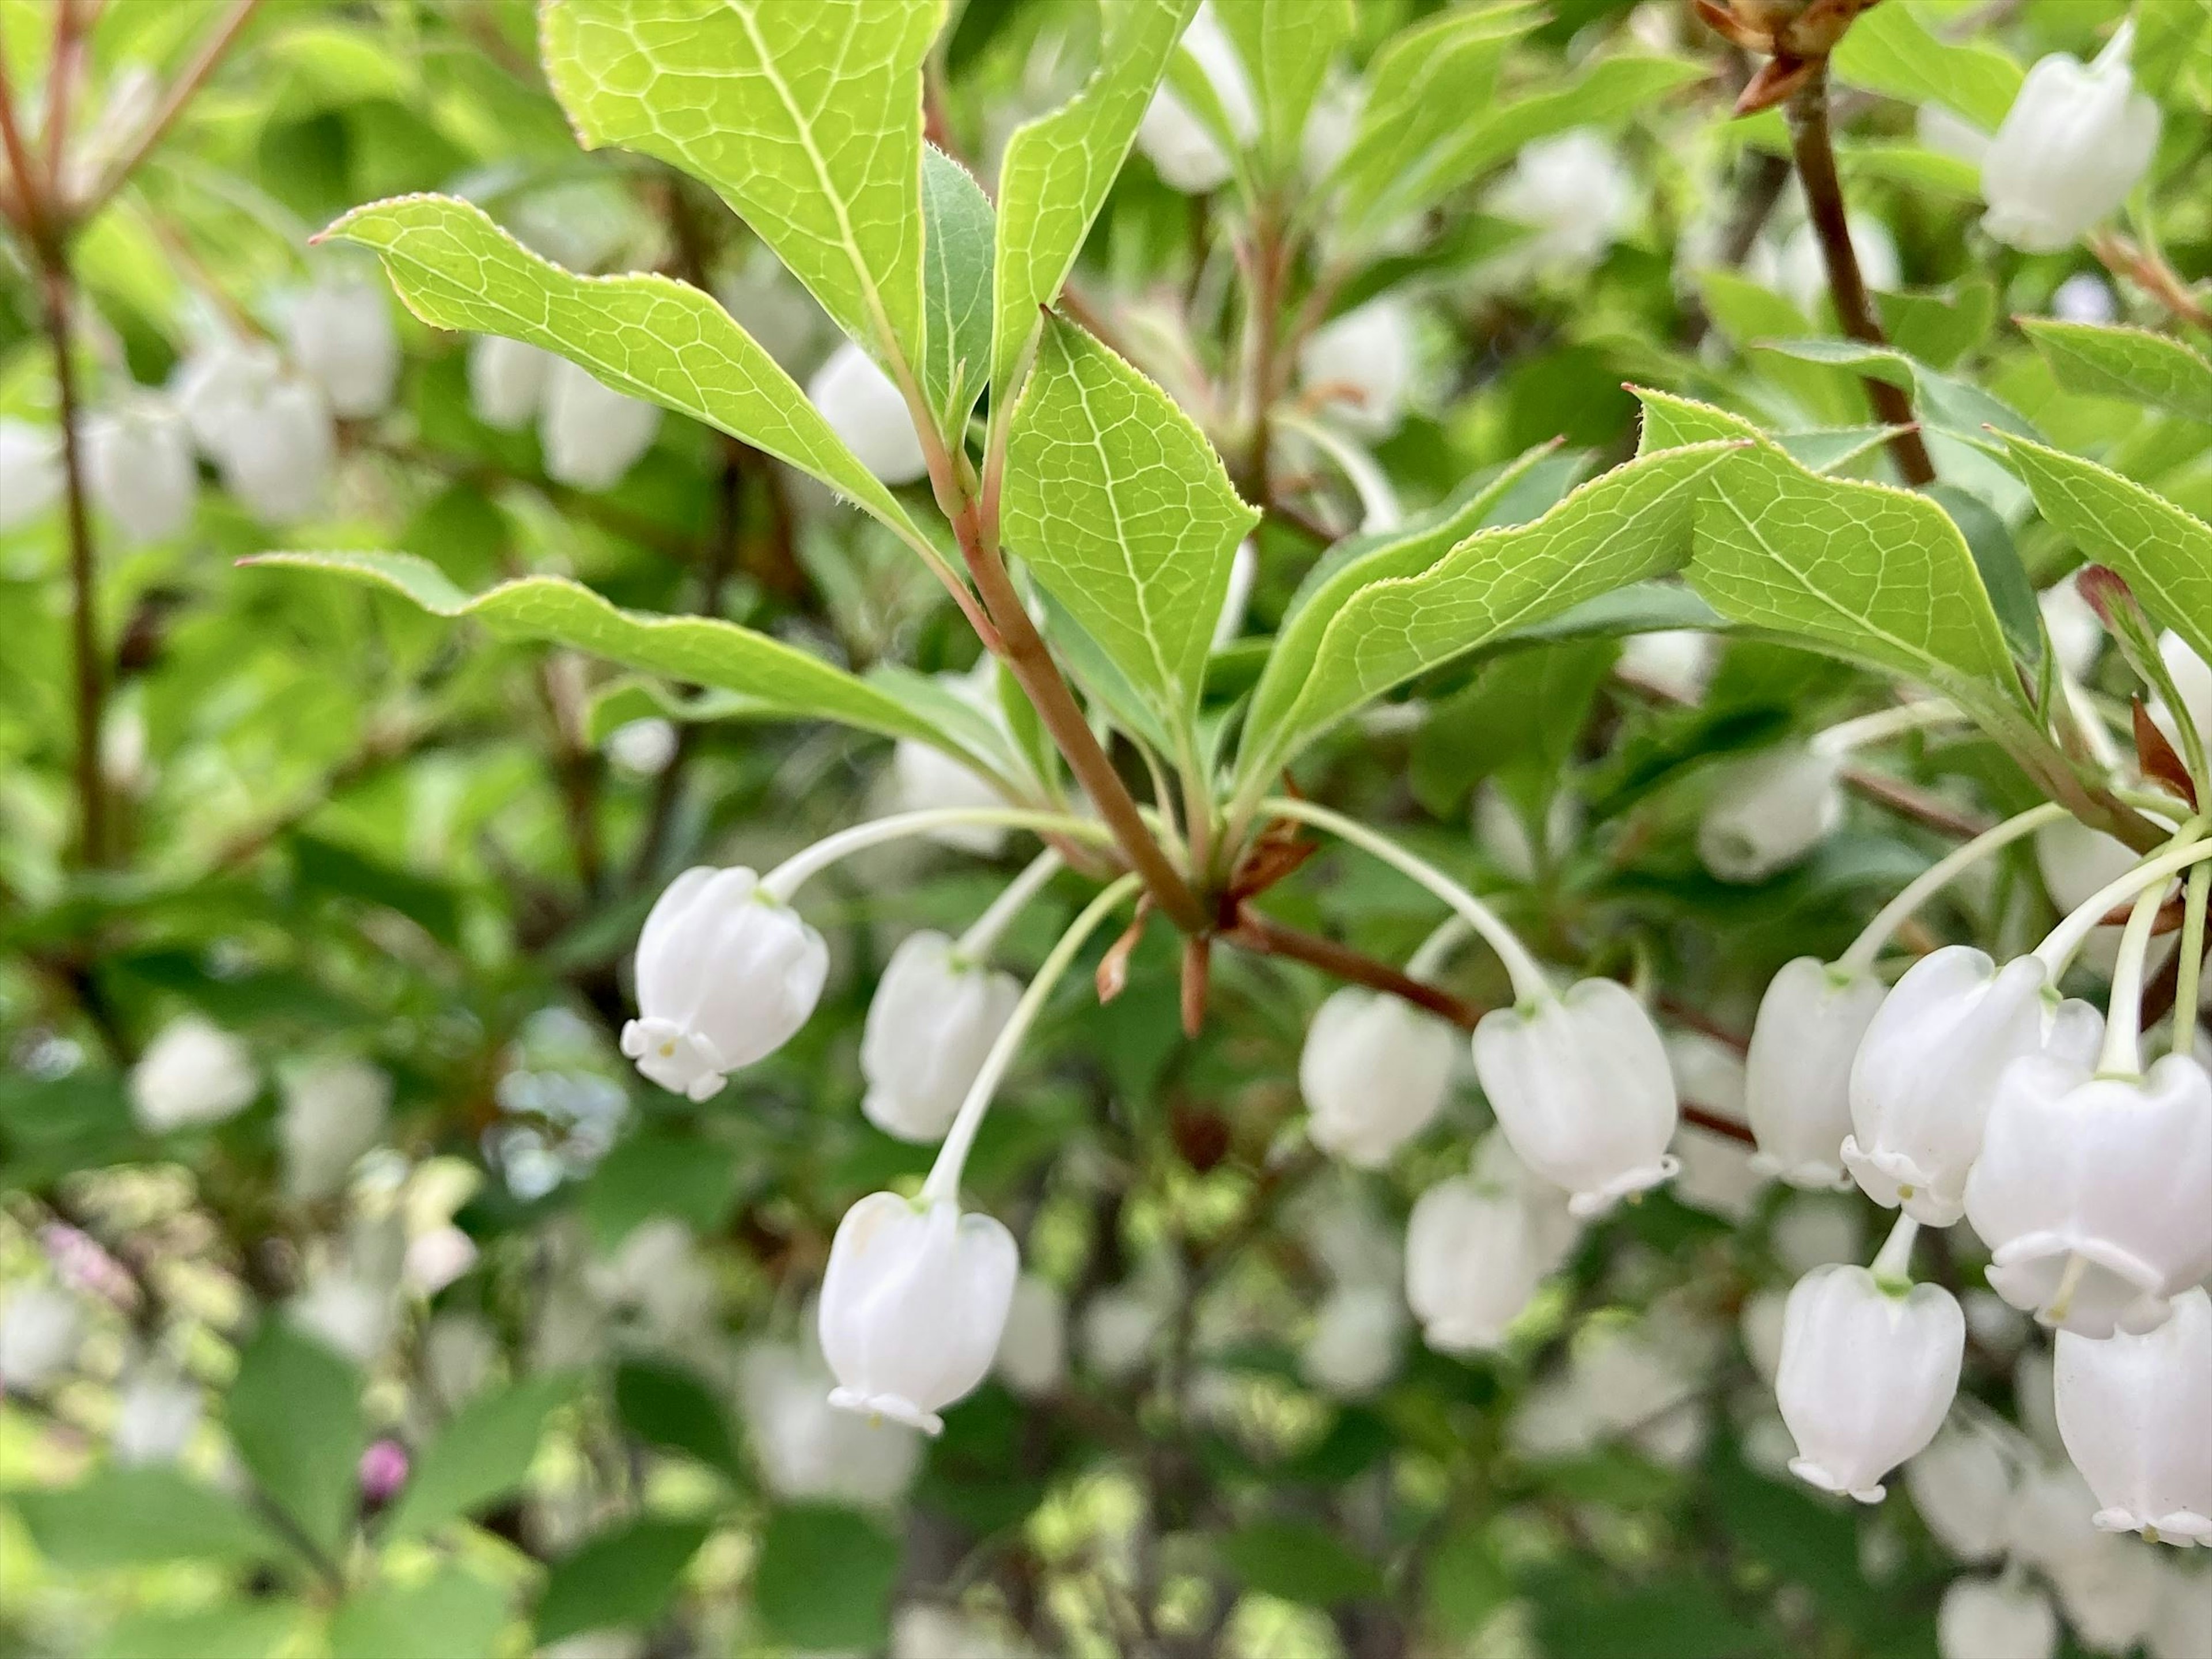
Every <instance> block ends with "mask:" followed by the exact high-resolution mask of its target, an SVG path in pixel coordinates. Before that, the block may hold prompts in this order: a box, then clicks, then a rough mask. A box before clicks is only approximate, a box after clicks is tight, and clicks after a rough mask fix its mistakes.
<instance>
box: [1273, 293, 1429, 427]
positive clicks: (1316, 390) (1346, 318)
mask: <svg viewBox="0 0 2212 1659" xmlns="http://www.w3.org/2000/svg"><path fill="white" fill-rule="evenodd" d="M1413 368H1414V352H1413V309H1412V307H1409V306H1407V304H1406V302H1405V301H1403V300H1399V299H1394V298H1391V297H1389V296H1387V295H1386V296H1385V297H1383V298H1382V299H1379V300H1370V301H1368V302H1367V303H1366V304H1365V305H1364V306H1361V307H1358V309H1357V310H1354V311H1347V312H1346V313H1344V314H1343V315H1342V316H1341V317H1338V318H1334V319H1332V320H1330V321H1328V322H1326V323H1324V324H1322V325H1321V326H1320V327H1319V328H1317V329H1316V330H1315V331H1313V332H1312V333H1311V334H1309V335H1308V336H1307V337H1306V339H1305V343H1304V344H1303V345H1301V346H1300V347H1299V348H1298V379H1299V381H1300V382H1301V383H1302V384H1303V385H1304V387H1305V389H1306V392H1307V393H1308V394H1309V395H1310V396H1311V397H1313V398H1316V399H1317V400H1318V401H1319V402H1320V404H1322V407H1323V408H1325V409H1327V410H1329V411H1330V413H1331V414H1333V415H1334V416H1336V417H1337V419H1338V420H1339V421H1340V422H1342V423H1343V424H1344V425H1345V426H1346V427H1349V428H1351V429H1352V430H1353V431H1354V432H1357V433H1359V434H1360V435H1363V436H1365V437H1370V438H1385V437H1388V436H1389V435H1390V434H1391V433H1393V432H1395V431H1396V430H1397V429H1398V426H1399V423H1400V422H1401V421H1403V420H1404V419H1405V416H1406V398H1407V394H1408V393H1409V392H1411V391H1412V390H1413Z"/></svg>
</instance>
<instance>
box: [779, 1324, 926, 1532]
mask: <svg viewBox="0 0 2212 1659" xmlns="http://www.w3.org/2000/svg"><path fill="white" fill-rule="evenodd" d="M832 1386H833V1380H832V1378H831V1377H830V1375H829V1367H828V1366H826V1365H824V1364H823V1363H822V1357H821V1356H820V1355H819V1354H818V1353H816V1352H813V1350H812V1347H811V1345H810V1344H804V1343H801V1344H792V1343H782V1342H759V1343H755V1344H753V1345H751V1346H749V1347H747V1348H746V1349H745V1350H744V1352H742V1353H740V1354H739V1355H738V1403H739V1405H740V1406H741V1407H743V1413H744V1424H745V1438H746V1442H747V1443H748V1444H749V1445H750V1447H751V1449H752V1454H753V1457H754V1460H755V1461H756V1462H757V1463H758V1464H759V1465H760V1471H761V1480H762V1482H763V1485H765V1486H767V1487H768V1489H769V1491H770V1492H773V1493H775V1495H776V1496H777V1497H778V1498H788V1499H793V1500H797V1501H799V1502H808V1501H812V1502H817V1503H819V1502H827V1503H833V1504H857V1505H859V1506H860V1507H862V1508H876V1507H879V1506H881V1505H883V1504H890V1503H894V1502H896V1500H897V1499H898V1498H899V1497H900V1496H901V1494H902V1493H903V1492H905V1491H906V1489H907V1488H908V1486H912V1485H913V1484H914V1477H915V1474H916V1473H917V1472H918V1471H919V1470H920V1469H921V1453H922V1446H923V1441H922V1437H921V1436H920V1435H919V1434H917V1433H915V1431H914V1430H913V1429H912V1428H910V1427H908V1425H906V1424H903V1423H884V1422H870V1421H868V1420H867V1419H865V1418H860V1417H855V1416H854V1414H853V1413H850V1412H845V1411H840V1410H838V1409H837V1408H836V1407H835V1406H833V1405H831V1404H830V1403H829V1389H830V1388H831V1387H832Z"/></svg>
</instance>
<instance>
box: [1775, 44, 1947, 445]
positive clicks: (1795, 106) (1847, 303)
mask: <svg viewBox="0 0 2212 1659" xmlns="http://www.w3.org/2000/svg"><path fill="white" fill-rule="evenodd" d="M1790 151H1791V153H1792V154H1793V155H1795V156H1796V161H1797V178H1798V181H1799V182H1800V183H1801V184H1802V185H1804V187H1805V209H1806V212H1807V214H1808V216H1810V218H1811V220H1812V222H1813V231H1814V234H1815V235H1816V236H1818V237H1819V238H1820V253H1821V257H1822V258H1824V259H1825V260H1826V264H1827V267H1828V291H1829V293H1830V294H1831V295H1832V296H1833V297H1834V299H1835V302H1836V318H1837V320H1838V322H1840V323H1841V324H1842V325H1843V329H1844V333H1846V334H1848V335H1849V336H1850V337H1851V338H1853V339H1854V340H1858V341H1862V342H1863V343H1866V344H1868V345H1875V346H1886V345H1887V344H1888V343H1889V337H1888V336H1887V335H1886V334H1884V333H1883V332H1882V331H1881V321H1880V320H1879V319H1877V318H1876V317H1875V311H1874V302H1873V301H1872V300H1871V299H1870V298H1869V296H1868V295H1867V289H1866V280H1865V278H1864V277H1863V276H1860V274H1859V260H1858V254H1857V252H1856V251H1855V250H1854V249H1853V248H1852V246H1851V230H1850V219H1849V217H1848V216H1846V214H1845V212H1844V187H1843V184H1842V181H1841V180H1840V179H1838V178H1837V176H1836V150H1835V145H1834V143H1833V142H1832V140H1831V139H1830V137H1829V134H1828V64H1827V60H1826V58H1822V59H1820V60H1818V61H1817V62H1816V63H1814V64H1813V65H1812V66H1811V72H1810V73H1809V74H1808V75H1807V76H1806V77H1805V80H1804V82H1803V84H1802V86H1800V87H1799V88H1798V89H1797V90H1796V92H1795V93H1794V94H1791V95H1790ZM1861 381H1862V384H1863V385H1864V386H1865V387H1866V390H1867V396H1868V398H1869V399H1871V400H1872V402H1873V404H1874V407H1875V414H1876V415H1877V416H1880V417H1881V422H1882V423H1883V424H1884V425H1885V426H1891V427H1897V428H1903V429H1902V430H1899V431H1897V432H1894V433H1893V434H1892V435H1891V436H1890V440H1889V447H1890V453H1891V454H1892V456H1893V458H1894V459H1896V462H1897V470H1898V471H1899V472H1900V473H1902V474H1903V475H1904V477H1905V482H1906V483H1909V484H1911V486H1912V487H1913V488H1914V489H1920V488H1922V487H1923V486H1925V485H1928V484H1931V483H1935V482H1936V464H1935V463H1934V462H1933V461H1931V460H1929V459H1928V446H1927V445H1926V444H1924V443H1923V442H1922V441H1921V439H1920V434H1919V432H1918V431H1917V429H1916V428H1915V427H1914V421H1913V414H1912V400H1911V398H1908V397H1907V396H1906V395H1905V392H1904V390H1903V388H1901V387H1899V386H1892V385H1890V384H1889V383H1888V382H1887V380H1875V378H1874V377H1873V376H1872V375H1865V376H1862V377H1861Z"/></svg>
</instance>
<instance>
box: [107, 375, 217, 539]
mask: <svg viewBox="0 0 2212 1659" xmlns="http://www.w3.org/2000/svg"><path fill="white" fill-rule="evenodd" d="M84 447H85V471H86V474H87V482H88V483H89V485H90V486H91V489H92V498H93V500H94V501H96V502H98V503H99V505H100V511H101V512H103V513H106V514H107V516H108V517H109V518H111V519H112V520H115V525H116V527H117V528H118V529H119V530H120V531H122V532H123V537H124V539H125V541H126V542H127V543H129V544H131V545H132V546H140V545H143V544H145V543H148V542H159V541H166V540H167V539H168V538H170V537H172V536H173V535H175V534H176V533H177V532H179V530H181V529H183V528H184V527H185V524H186V523H187V522H189V521H190V520H191V515H192V506H193V503H194V502H195V501H196V500H197V498H198V495H199V489H200V475H199V467H198V464H197V462H196V461H195V459H193V456H192V434H191V427H190V426H189V425H188V424H187V423H186V422H185V417H184V415H183V413H182V412H181V411H180V410H178V408H177V407H176V405H175V404H172V403H170V402H169V400H168V399H167V398H157V397H150V396H140V397H134V398H129V399H127V400H125V402H123V403H121V404H118V405H117V406H116V407H115V408H113V409H111V410H105V411H103V412H102V413H100V414H98V415H95V416H93V417H92V419H91V420H89V421H88V422H85V428H84Z"/></svg>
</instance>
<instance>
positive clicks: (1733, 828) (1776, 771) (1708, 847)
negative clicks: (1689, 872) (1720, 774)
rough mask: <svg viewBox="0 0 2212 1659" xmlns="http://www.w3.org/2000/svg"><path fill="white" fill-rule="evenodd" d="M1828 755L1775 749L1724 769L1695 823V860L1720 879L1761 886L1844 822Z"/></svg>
mask: <svg viewBox="0 0 2212 1659" xmlns="http://www.w3.org/2000/svg"><path fill="white" fill-rule="evenodd" d="M1839 769H1840V768H1839V765H1838V762H1837V760H1836V759H1835V757H1832V756H1829V755H1823V754H1820V753H1818V752H1816V751H1815V750H1811V749H1808V748H1803V747H1794V748H1786V749H1777V750H1771V751H1770V752H1768V753H1766V754H1764V755H1759V756H1757V757H1754V758H1753V759H1751V760H1747V761H1742V762H1739V763H1737V764H1735V766H1732V767H1731V768H1729V771H1728V774H1727V775H1726V776H1725V777H1724V778H1723V781H1722V782H1721V785H1720V787H1718V788H1717V789H1716V790H1715V791H1714V793H1713V798H1712V799H1711V801H1710V802H1708V803H1707V804H1706V806H1705V816H1704V817H1702V818H1701V819H1699V823H1698V857H1699V860H1701V861H1702V862H1703V863H1704V865H1705V868H1706V869H1707V870H1709V871H1711V872H1712V874H1713V875H1715V876H1716V877H1717V878H1719V879H1721V880H1722V881H1733V882H1754V881H1764V880H1765V879H1766V878H1768V877H1769V876H1771V875H1773V874H1774V873H1775V872H1778V871H1780V870H1786V869H1787V868H1789V867H1790V866H1791V865H1793V864H1795V863H1796V862H1797V861H1798V860H1801V859H1802V858H1803V857H1804V856H1805V855H1806V854H1808V853H1810V852H1811V851H1812V850H1813V849H1814V848H1815V847H1817V846H1819V845H1820V843H1821V842H1824V841H1826V839H1827V838H1828V837H1829V836H1832V835H1833V834H1834V833H1835V830H1836V826H1837V825H1838V824H1840V823H1842V822H1843V821H1844V792H1843V789H1842V787H1841V786H1840V785H1839V784H1838V781H1837V778H1838V772H1839Z"/></svg>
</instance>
